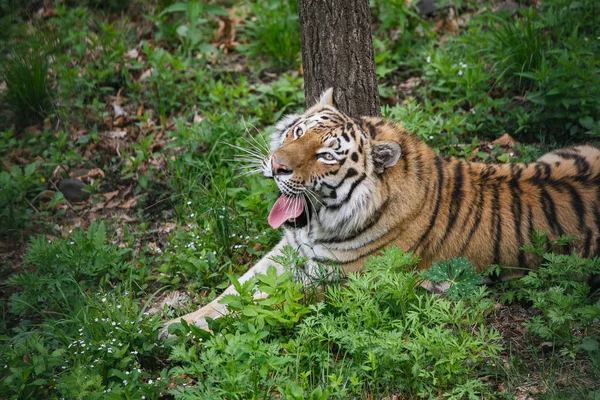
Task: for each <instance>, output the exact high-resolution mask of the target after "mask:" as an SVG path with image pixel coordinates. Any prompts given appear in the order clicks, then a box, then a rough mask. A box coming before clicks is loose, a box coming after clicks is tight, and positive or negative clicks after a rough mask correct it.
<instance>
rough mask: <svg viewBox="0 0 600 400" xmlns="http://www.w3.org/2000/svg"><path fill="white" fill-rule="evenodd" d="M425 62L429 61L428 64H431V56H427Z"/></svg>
mask: <svg viewBox="0 0 600 400" xmlns="http://www.w3.org/2000/svg"><path fill="white" fill-rule="evenodd" d="M425 61H427V64H429V63H430V62H431V56H427V58H426V59H425Z"/></svg>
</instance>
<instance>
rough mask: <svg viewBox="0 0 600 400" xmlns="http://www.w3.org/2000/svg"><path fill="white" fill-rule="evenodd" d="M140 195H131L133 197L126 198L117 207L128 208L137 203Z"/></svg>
mask: <svg viewBox="0 0 600 400" xmlns="http://www.w3.org/2000/svg"><path fill="white" fill-rule="evenodd" d="M140 197H142V195H141V194H138V195H137V196H133V197H131V198H129V199H127V200H126V201H124V202H123V203H122V204H121V205H119V208H125V209H129V208H131V207H133V206H135V204H136V203H137V201H138V199H139V198H140Z"/></svg>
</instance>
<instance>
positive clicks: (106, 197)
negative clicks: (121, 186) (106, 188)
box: [102, 190, 119, 201]
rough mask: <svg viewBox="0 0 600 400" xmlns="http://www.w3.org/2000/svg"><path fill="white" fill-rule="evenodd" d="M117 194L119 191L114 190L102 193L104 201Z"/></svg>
mask: <svg viewBox="0 0 600 400" xmlns="http://www.w3.org/2000/svg"><path fill="white" fill-rule="evenodd" d="M118 194H119V191H118V190H115V191H113V192H108V193H102V196H104V198H105V199H106V201H110V200H112V199H113V198H114V197H115V196H116V195H118Z"/></svg>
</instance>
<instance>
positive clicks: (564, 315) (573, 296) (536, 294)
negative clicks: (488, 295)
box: [500, 232, 600, 357]
mask: <svg viewBox="0 0 600 400" xmlns="http://www.w3.org/2000/svg"><path fill="white" fill-rule="evenodd" d="M572 241H573V238H571V237H568V236H564V237H561V238H559V239H557V240H556V241H553V242H550V243H549V242H548V239H547V236H546V235H545V234H544V233H542V232H535V233H534V235H533V238H532V244H531V245H530V246H527V247H525V248H524V250H525V251H528V252H530V253H532V254H534V255H536V257H537V258H538V260H539V261H540V264H541V267H540V268H538V269H536V270H534V271H529V273H528V274H527V275H526V276H525V277H523V278H521V279H519V280H518V281H515V282H508V283H505V284H504V286H505V287H504V290H503V293H502V294H501V296H500V299H502V300H503V301H514V300H515V299H518V300H521V301H526V302H530V303H531V304H532V307H533V308H534V309H537V310H539V312H540V314H539V315H536V316H534V317H533V319H532V320H531V321H530V322H527V323H526V324H525V325H526V326H527V327H528V328H529V330H530V332H531V333H532V334H534V335H536V336H537V337H539V338H541V339H543V340H546V341H551V342H552V343H554V344H555V345H557V346H559V347H561V353H562V354H568V355H570V356H571V357H575V356H576V354H577V352H578V351H581V350H582V349H586V350H590V351H593V350H594V348H593V346H592V342H593V341H594V340H596V341H597V340H598V339H599V337H598V335H597V334H595V333H594V332H593V330H591V327H592V324H593V323H594V321H597V320H598V319H599V318H600V301H597V300H593V297H590V286H589V284H588V283H587V282H586V279H587V277H589V276H590V275H592V274H598V273H600V259H599V258H593V259H583V258H580V257H578V256H577V255H575V254H556V253H555V251H561V252H562V251H564V250H565V248H568V246H569V244H570V243H571V242H572ZM578 333H579V334H578ZM584 343H585V344H584ZM582 346H583V347H582Z"/></svg>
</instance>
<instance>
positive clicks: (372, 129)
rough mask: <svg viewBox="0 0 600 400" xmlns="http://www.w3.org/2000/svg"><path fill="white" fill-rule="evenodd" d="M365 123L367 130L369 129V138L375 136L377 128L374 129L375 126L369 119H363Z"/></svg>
mask: <svg viewBox="0 0 600 400" xmlns="http://www.w3.org/2000/svg"><path fill="white" fill-rule="evenodd" d="M365 125H366V126H367V130H368V131H369V135H370V136H371V138H372V139H375V136H377V130H376V129H375V126H374V125H373V124H372V123H370V122H369V121H365Z"/></svg>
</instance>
